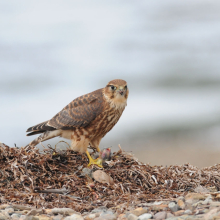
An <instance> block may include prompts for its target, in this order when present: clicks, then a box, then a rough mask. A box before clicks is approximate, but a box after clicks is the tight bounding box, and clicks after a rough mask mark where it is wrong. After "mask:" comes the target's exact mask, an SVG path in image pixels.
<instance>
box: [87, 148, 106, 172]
mask: <svg viewBox="0 0 220 220" xmlns="http://www.w3.org/2000/svg"><path fill="white" fill-rule="evenodd" d="M86 154H87V157H88V158H89V164H88V167H89V166H91V165H92V164H95V165H97V166H99V167H101V168H103V166H102V159H101V158H99V157H98V158H97V159H93V158H92V157H91V156H90V154H89V152H88V151H86Z"/></svg>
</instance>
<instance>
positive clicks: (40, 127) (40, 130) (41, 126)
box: [26, 121, 56, 136]
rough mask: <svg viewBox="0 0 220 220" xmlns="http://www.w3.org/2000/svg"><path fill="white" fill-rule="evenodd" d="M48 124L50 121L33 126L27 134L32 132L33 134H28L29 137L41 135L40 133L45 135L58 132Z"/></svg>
mask: <svg viewBox="0 0 220 220" xmlns="http://www.w3.org/2000/svg"><path fill="white" fill-rule="evenodd" d="M47 122H48V121H45V122H42V123H40V124H37V125H35V126H32V127H30V128H28V129H27V131H26V132H31V133H29V134H27V136H31V135H35V134H40V133H43V132H45V131H54V130H56V128H54V127H51V126H48V125H47Z"/></svg>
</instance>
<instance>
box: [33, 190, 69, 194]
mask: <svg viewBox="0 0 220 220" xmlns="http://www.w3.org/2000/svg"><path fill="white" fill-rule="evenodd" d="M35 191H36V192H38V193H58V194H66V193H68V192H69V191H68V190H67V189H46V190H38V189H35Z"/></svg>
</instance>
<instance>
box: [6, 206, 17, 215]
mask: <svg viewBox="0 0 220 220" xmlns="http://www.w3.org/2000/svg"><path fill="white" fill-rule="evenodd" d="M5 211H6V212H7V213H8V214H9V215H10V214H12V213H14V211H15V210H14V209H13V208H6V209H5Z"/></svg>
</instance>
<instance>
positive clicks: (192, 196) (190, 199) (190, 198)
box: [185, 193, 206, 203]
mask: <svg viewBox="0 0 220 220" xmlns="http://www.w3.org/2000/svg"><path fill="white" fill-rule="evenodd" d="M205 199H206V196H205V195H203V194H200V193H188V194H187V195H186V196H185V201H186V202H187V203H196V202H198V201H199V200H205Z"/></svg>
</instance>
